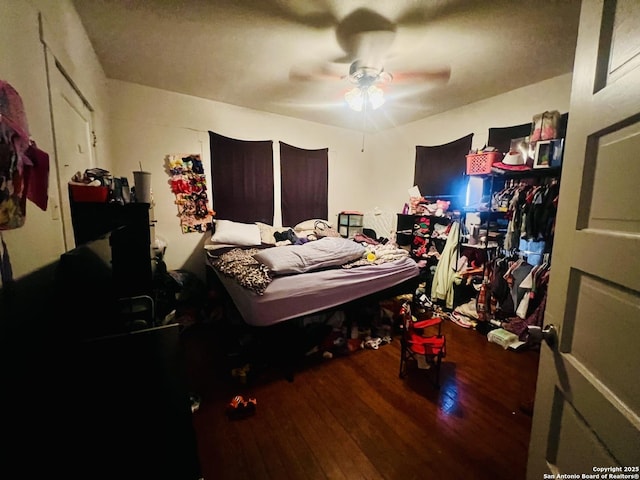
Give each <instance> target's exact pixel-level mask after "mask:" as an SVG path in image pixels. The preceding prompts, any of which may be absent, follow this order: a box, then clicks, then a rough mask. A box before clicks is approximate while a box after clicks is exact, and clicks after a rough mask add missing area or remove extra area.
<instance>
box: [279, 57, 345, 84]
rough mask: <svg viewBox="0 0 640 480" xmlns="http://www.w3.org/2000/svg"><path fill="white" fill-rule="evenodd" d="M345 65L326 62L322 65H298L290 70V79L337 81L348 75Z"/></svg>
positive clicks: (299, 80) (297, 80)
mask: <svg viewBox="0 0 640 480" xmlns="http://www.w3.org/2000/svg"><path fill="white" fill-rule="evenodd" d="M344 70H345V68H344V65H342V64H336V63H332V62H325V63H322V64H320V65H306V66H304V65H298V66H293V67H291V69H290V70H289V80H292V81H296V82H308V81H336V80H342V79H344V78H346V77H347V73H346V72H345V71H344Z"/></svg>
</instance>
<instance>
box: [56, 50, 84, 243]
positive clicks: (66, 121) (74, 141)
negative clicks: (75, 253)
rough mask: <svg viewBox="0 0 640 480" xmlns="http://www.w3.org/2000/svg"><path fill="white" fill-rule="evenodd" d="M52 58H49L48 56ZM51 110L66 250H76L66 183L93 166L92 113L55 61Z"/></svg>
mask: <svg viewBox="0 0 640 480" xmlns="http://www.w3.org/2000/svg"><path fill="white" fill-rule="evenodd" d="M49 58H51V57H49ZM49 65H50V68H49V70H50V84H51V86H50V88H51V107H52V111H53V128H54V140H55V145H56V161H57V167H58V181H59V184H60V205H61V206H62V209H61V211H62V220H63V228H64V239H65V248H66V250H70V249H72V248H74V247H75V240H74V236H73V225H72V223H71V210H70V204H69V194H68V187H67V183H68V182H69V180H71V177H73V175H74V174H75V173H76V172H84V171H85V170H86V169H88V168H91V166H92V165H93V133H92V132H93V128H92V116H91V110H90V109H89V108H88V107H87V105H86V103H85V102H84V100H83V99H82V97H81V96H80V95H79V94H78V92H77V91H76V90H75V88H74V87H73V86H72V85H71V83H70V82H69V80H68V79H67V78H66V77H65V76H64V75H63V74H62V72H61V71H60V69H59V68H58V67H57V65H56V63H55V61H50V62H49Z"/></svg>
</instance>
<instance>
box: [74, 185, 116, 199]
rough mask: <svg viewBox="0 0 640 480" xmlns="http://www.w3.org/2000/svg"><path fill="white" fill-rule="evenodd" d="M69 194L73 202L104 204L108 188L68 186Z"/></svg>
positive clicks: (107, 195)
mask: <svg viewBox="0 0 640 480" xmlns="http://www.w3.org/2000/svg"><path fill="white" fill-rule="evenodd" d="M69 192H71V199H72V200H73V201H74V202H95V203H105V202H106V201H107V198H108V197H109V187H92V186H90V185H69Z"/></svg>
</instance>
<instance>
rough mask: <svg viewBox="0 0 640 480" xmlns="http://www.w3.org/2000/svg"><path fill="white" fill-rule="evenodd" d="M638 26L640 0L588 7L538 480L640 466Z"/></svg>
mask: <svg viewBox="0 0 640 480" xmlns="http://www.w3.org/2000/svg"><path fill="white" fill-rule="evenodd" d="M639 24H640V2H637V0H618V1H617V2H616V1H608V0H607V1H602V0H600V1H598V0H586V1H584V2H583V4H582V12H581V17H580V29H579V34H578V44H577V50H576V57H575V64H574V74H573V86H572V93H571V107H570V112H571V118H570V120H569V125H568V131H567V138H566V150H565V157H564V163H563V174H562V185H561V187H560V198H559V203H558V208H559V210H558V215H557V220H556V234H555V241H554V250H553V260H552V261H553V265H552V266H551V277H550V283H549V290H548V292H549V294H548V303H547V307H546V312H545V320H546V322H547V323H548V324H553V325H555V328H556V330H557V338H556V340H555V342H551V345H547V344H545V343H543V347H542V350H541V356H540V367H539V377H538V385H537V392H536V401H535V410H534V418H533V429H532V432H531V443H530V449H529V453H530V455H529V465H528V471H527V478H528V479H529V480H539V479H541V478H558V476H557V475H558V474H575V475H579V476H580V478H587V477H583V476H582V474H589V475H594V474H597V473H600V477H598V478H605V477H604V476H602V474H603V473H604V472H606V470H600V471H598V470H597V469H598V468H606V467H616V466H617V467H620V470H619V471H618V472H620V473H624V474H626V475H629V476H628V477H624V478H637V476H636V475H638V474H639V473H640V472H638V466H639V465H640V451H639V450H638V446H639V445H640V382H638V372H639V371H640V349H639V348H638V344H640V328H639V327H640V256H639V255H638V252H640V201H639V197H638V178H640V162H638V151H640V37H638V35H637V25H639ZM625 467H626V468H627V470H626V471H625V470H624V469H625ZM544 474H547V475H549V474H554V475H555V477H552V476H546V477H545V476H544ZM576 478H577V477H576ZM589 478H593V477H589ZM607 478H613V477H609V476H608V475H607ZM616 478H622V477H616Z"/></svg>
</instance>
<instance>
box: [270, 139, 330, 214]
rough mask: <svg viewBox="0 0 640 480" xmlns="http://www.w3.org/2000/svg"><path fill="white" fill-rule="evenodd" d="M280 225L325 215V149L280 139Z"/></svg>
mask: <svg viewBox="0 0 640 480" xmlns="http://www.w3.org/2000/svg"><path fill="white" fill-rule="evenodd" d="M280 178H281V182H282V184H281V187H280V188H281V194H282V225H288V226H294V225H296V224H297V223H300V222H301V221H303V220H309V219H312V218H324V219H326V218H327V216H328V214H329V213H328V206H327V205H328V201H327V196H328V188H329V149H328V148H322V149H319V150H305V149H302V148H298V147H293V146H291V145H287V144H286V143H283V142H280Z"/></svg>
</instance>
